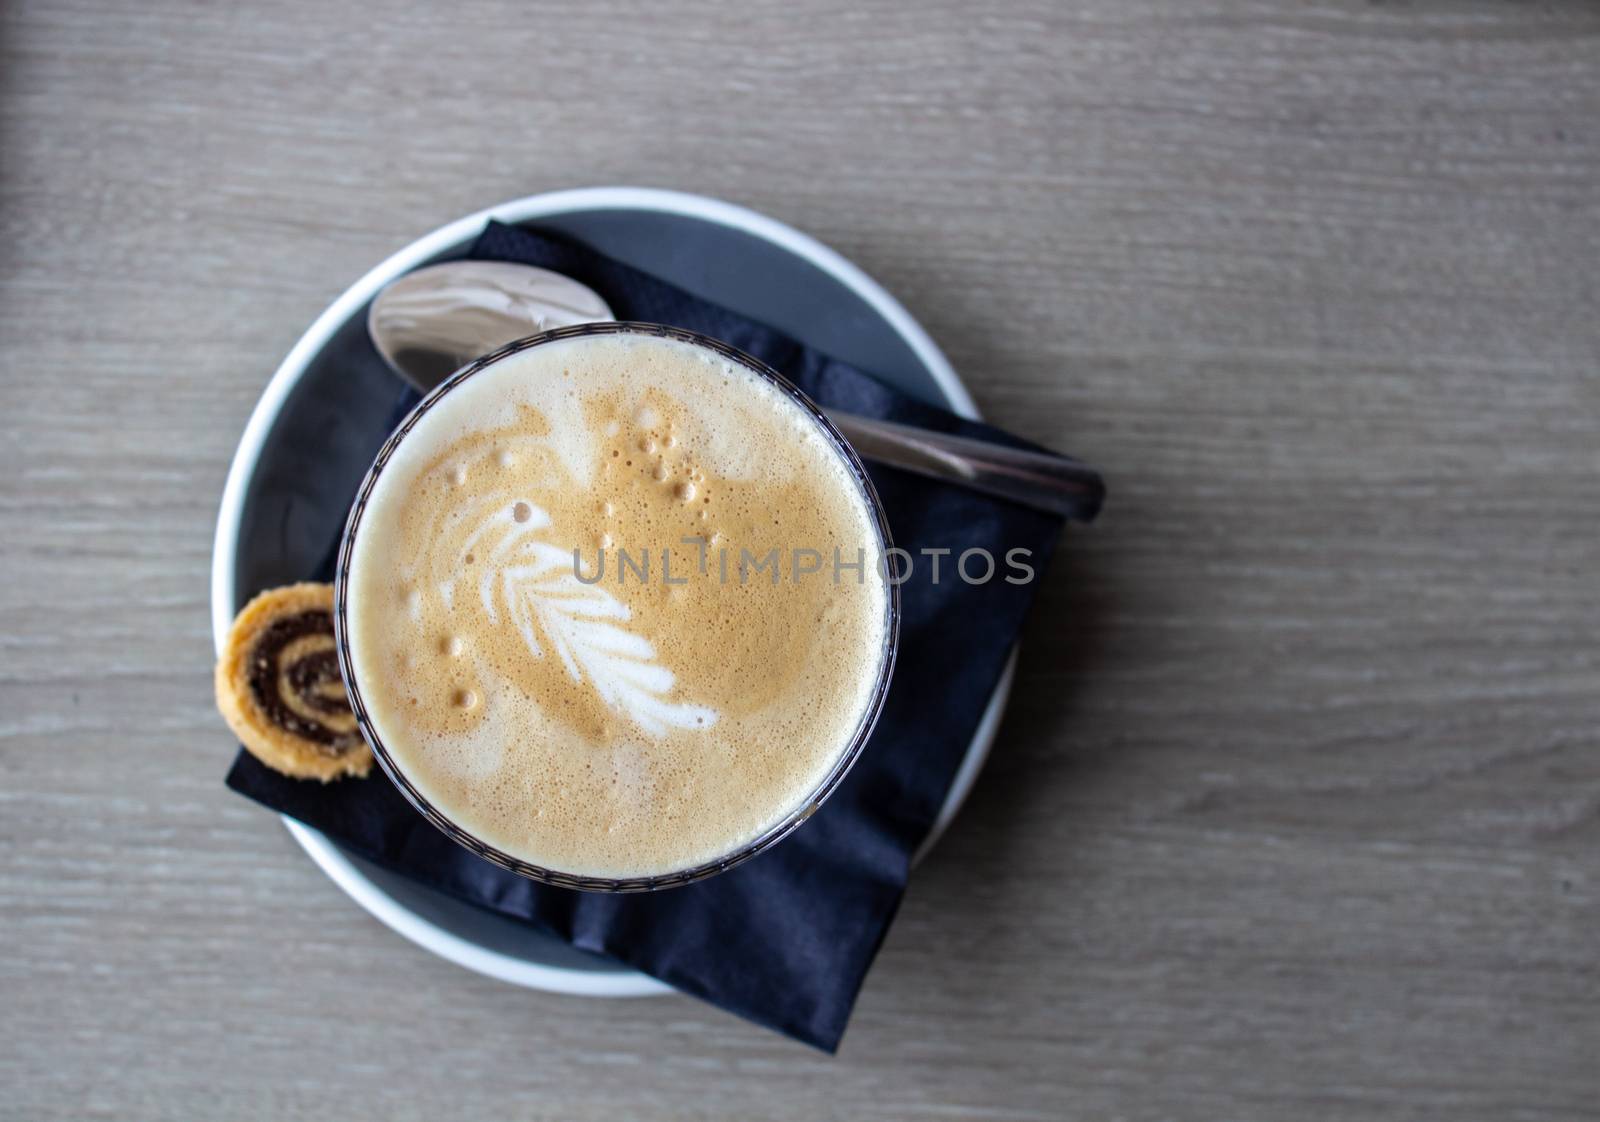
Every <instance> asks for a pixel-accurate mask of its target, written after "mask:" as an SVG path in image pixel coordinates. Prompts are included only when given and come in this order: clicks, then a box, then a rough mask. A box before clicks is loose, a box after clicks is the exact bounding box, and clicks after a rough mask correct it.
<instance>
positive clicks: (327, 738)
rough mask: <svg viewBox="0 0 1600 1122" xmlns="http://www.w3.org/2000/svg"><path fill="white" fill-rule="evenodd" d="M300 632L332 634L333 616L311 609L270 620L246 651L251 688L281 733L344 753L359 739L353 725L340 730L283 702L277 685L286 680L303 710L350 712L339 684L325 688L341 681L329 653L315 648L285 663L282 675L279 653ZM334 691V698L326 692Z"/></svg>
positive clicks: (336, 753)
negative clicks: (332, 687) (247, 651)
mask: <svg viewBox="0 0 1600 1122" xmlns="http://www.w3.org/2000/svg"><path fill="white" fill-rule="evenodd" d="M304 635H327V636H328V637H329V638H332V636H333V617H332V616H330V615H329V614H328V613H327V612H324V611H319V610H316V609H313V610H311V611H305V612H300V613H299V614H297V615H292V616H284V617H283V618H282V619H278V620H274V621H273V622H272V624H271V625H270V626H268V627H267V628H265V629H264V630H263V631H262V632H261V635H260V636H259V637H258V638H257V639H256V642H255V646H254V648H252V650H251V652H250V692H251V694H252V695H254V697H255V700H256V704H257V705H259V706H260V707H261V711H262V712H263V713H265V714H266V716H267V719H268V720H270V721H271V722H272V723H273V724H275V725H277V726H278V727H279V728H280V729H282V730H283V731H284V732H287V733H289V734H290V735H292V736H298V737H300V738H301V739H303V740H306V741H308V742H310V743H311V744H312V745H314V746H315V747H316V749H317V751H319V752H321V753H322V754H323V755H325V756H342V755H344V754H345V752H346V751H348V750H349V749H351V748H353V747H355V746H356V745H357V744H359V743H360V742H361V734H360V733H359V732H357V731H355V730H354V729H352V730H350V731H348V732H342V731H339V730H337V729H331V728H329V727H327V726H326V725H324V724H321V723H319V722H317V721H313V720H309V719H307V718H306V717H303V716H301V715H300V714H299V713H296V712H295V711H294V710H293V709H290V708H289V707H288V705H286V704H284V701H283V698H282V697H280V696H279V694H278V683H279V682H280V681H281V680H283V679H287V680H288V683H289V687H290V688H291V689H293V690H294V696H295V698H296V699H297V700H298V701H299V702H300V703H301V704H302V705H304V706H305V707H306V708H308V709H314V710H316V711H317V712H319V713H329V714H341V715H344V716H348V715H349V714H350V702H349V699H348V698H347V697H346V696H345V693H344V690H343V689H342V688H341V689H340V690H338V691H337V692H334V691H332V690H329V689H328V688H327V687H328V685H329V683H331V682H336V681H338V680H339V662H338V659H337V658H335V656H334V653H333V651H331V650H320V651H313V652H311V653H310V654H308V655H305V656H303V657H301V658H299V659H297V660H295V661H294V662H293V663H291V664H290V665H289V667H288V670H287V673H284V674H283V675H282V677H281V678H280V669H281V668H280V666H279V657H280V656H281V655H282V653H283V648H284V647H286V646H288V645H289V644H290V643H292V642H294V641H295V640H296V639H299V638H300V637H301V636H304ZM330 694H332V696H329V695H330Z"/></svg>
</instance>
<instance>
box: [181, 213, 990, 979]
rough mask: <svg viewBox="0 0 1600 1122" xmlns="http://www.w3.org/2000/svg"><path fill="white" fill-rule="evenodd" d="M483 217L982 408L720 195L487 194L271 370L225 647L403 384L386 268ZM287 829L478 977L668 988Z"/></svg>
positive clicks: (841, 285) (316, 533)
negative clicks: (379, 299)
mask: <svg viewBox="0 0 1600 1122" xmlns="http://www.w3.org/2000/svg"><path fill="white" fill-rule="evenodd" d="M490 219H494V220H497V221H500V222H505V223H509V224H519V225H536V226H539V227H541V228H544V229H550V230H556V231H559V232H562V233H565V234H569V235H571V236H573V237H575V238H578V239H580V240H582V241H584V242H587V243H588V244H589V245H591V246H593V247H594V248H596V249H598V250H599V251H601V252H602V253H606V254H609V255H610V256H612V257H614V258H616V259H617V260H620V261H624V262H626V263H628V264H630V265H634V266H636V267H638V268H640V269H643V270H645V271H647V272H650V273H653V274H655V275H657V276H659V277H662V278H663V279H665V280H668V281H671V282H672V283H674V284H676V285H678V286H679V287H681V288H684V289H687V290H689V291H690V292H693V293H695V294H696V295H699V296H702V297H704V298H705V299H708V300H711V301H714V302H716V303H718V304H721V305H723V306H724V307H727V308H731V309H733V310H735V311H738V312H742V313H744V314H745V315H748V316H750V317H751V318H753V319H757V320H761V321H764V322H766V323H769V324H771V325H772V326H774V327H776V328H778V329H780V330H782V331H784V332H787V333H788V334H790V335H792V336H794V337H796V338H798V339H800V340H802V341H804V342H806V343H809V344H810V345H811V346H813V347H815V348H817V349H818V350H821V351H823V352H825V353H828V354H831V355H833V356H835V357H837V358H840V359H843V360H845V361H847V362H850V363H853V364H854V365H856V366H858V367H860V368H861V369H863V370H869V371H871V372H872V373H874V374H876V375H877V376H878V377H880V378H882V379H883V380H885V381H887V382H889V383H890V384H892V385H894V386H896V387H897V388H899V389H901V390H903V391H905V392H906V393H909V394H911V395H913V396H915V397H919V398H922V399H923V400H925V401H929V402H932V403H934V404H937V405H941V406H943V407H945V408H947V409H950V410H952V411H954V412H956V413H959V414H961V415H962V416H965V417H971V418H976V417H977V416H978V412H977V409H976V408H975V407H974V405H973V402H972V397H971V395H970V394H968V392H967V390H966V387H965V386H963V385H962V383H961V380H960V379H959V378H958V377H957V376H956V373H955V371H954V370H953V369H952V368H951V366H950V363H949V361H948V360H947V359H946V358H945V357H944V355H943V354H942V353H940V351H939V348H938V347H937V346H936V345H935V344H934V342H933V340H932V339H930V338H929V337H928V333H927V332H926V331H924V330H923V329H922V327H921V325H919V324H918V323H917V322H916V321H915V320H914V319H912V318H911V316H910V314H909V313H908V312H907V311H906V310H905V309H904V308H903V307H901V306H900V304H899V303H898V302H896V301H895V299H894V298H893V297H892V296H890V295H889V294H888V292H886V291H885V290H884V289H883V288H882V287H881V286H880V285H879V284H878V283H877V282H876V281H874V280H872V278H870V277H868V276H867V275H866V274H865V273H863V272H862V271H861V270H860V269H859V268H857V267H856V266H855V265H853V264H851V263H850V262H849V261H847V260H845V259H844V258H843V257H841V256H839V254H837V253H835V252H834V251H833V250H831V249H829V248H827V247H826V246H824V245H822V244H821V243H820V242H817V241H816V240H814V239H813V238H810V237H808V236H807V235H805V234H802V233H800V232H799V231H797V230H794V229H792V228H790V227H788V226H785V225H783V224H782V223H780V222H777V221H775V220H774V219H771V218H768V217H766V216H764V215H761V214H757V213H755V212H754V211H750V210H746V209H744V208H743V207H737V206H734V205H732V204H730V203H725V202H721V201H719V200H716V199H709V198H705V197H702V196H698V195H687V194H682V193H680V192H676V191H661V190H654V189H650V188H641V187H593V188H583V189H579V190H572V191H555V192H551V193H548V194H543V195H531V196H529V197H527V198H524V199H518V200H516V201H515V202H509V203H505V204H503V205H501V206H497V207H491V208H490V209H488V210H484V211H480V212H479V213H477V214H471V215H468V216H466V217H465V218H461V219H458V220H457V221H455V222H452V223H450V224H449V225H447V226H443V227H441V228H439V229H437V230H435V231H433V233H431V234H428V235H427V236H426V237H423V238H419V239H418V240H417V241H414V242H412V243H411V244H410V245H408V246H406V247H405V248H404V249H402V250H400V252H398V253H396V254H394V256H392V257H390V258H389V259H388V260H387V261H384V262H383V263H382V264H381V265H379V266H377V267H376V268H375V269H373V270H372V271H371V272H369V273H368V274H367V275H366V276H364V277H362V278H361V279H360V280H358V281H357V282H356V283H355V284H353V285H352V286H350V288H348V289H347V290H345V292H344V294H343V295H341V296H340V297H339V298H338V299H337V300H335V301H334V302H333V303H332V304H331V305H330V306H329V307H328V308H327V310H326V311H324V312H323V313H322V315H321V316H319V317H318V318H317V320H316V322H315V323H313V324H312V325H311V327H310V328H309V329H307V331H306V333H305V334H304V335H302V336H301V337H300V340H299V342H297V343H296V344H295V345H294V348H293V349H292V350H290V352H289V354H288V356H287V357H286V358H285V359H284V360H283V363H282V365H280V366H279V367H278V370H277V373H275V374H274V375H273V376H272V380H271V381H270V382H268V383H267V387H266V390H265V391H264V392H263V393H262V395H261V399H260V401H258V402H257V403H256V407H255V411H254V412H253V413H252V414H251V416H250V420H249V423H248V424H246V426H245V430H244V435H243V436H242V437H241V438H240V441H239V447H238V450H237V451H236V452H235V453H234V458H233V466H232V468H231V469H230V470H229V472H228V481H227V484H226V486H225V487H224V489H223V493H222V507H221V510H220V511H219V512H218V515H217V534H216V544H215V546H214V549H213V553H212V565H211V623H212V631H213V634H214V636H215V640H216V645H217V649H218V651H219V652H220V651H221V649H222V644H223V640H224V638H225V636H226V635H227V631H228V627H229V625H230V624H231V623H232V621H233V617H234V614H235V613H236V612H237V611H238V609H239V608H240V607H242V606H243V604H244V602H245V600H247V599H248V598H249V596H250V595H251V594H252V593H254V592H256V591H258V590H259V589H262V588H267V587H271V586H274V585H280V584H288V583H290V582H292V581H296V580H303V579H305V577H306V575H307V574H309V573H311V572H313V571H314V570H315V569H316V568H317V566H318V565H319V564H321V563H322V562H323V561H324V559H325V557H326V554H327V552H328V543H329V542H330V541H332V540H333V539H334V537H335V536H336V535H337V533H338V531H339V528H340V527H341V526H342V525H343V523H344V519H345V515H346V513H347V510H348V504H349V502H350V497H351V496H352V495H353V494H354V492H355V489H356V486H357V485H358V484H359V483H360V481H361V479H362V477H363V476H364V475H365V473H366V470H367V468H368V466H369V465H370V464H371V462H372V460H373V457H374V456H376V454H377V452H378V448H379V447H380V445H382V443H383V441H384V439H385V438H386V437H387V436H388V435H389V432H388V429H389V422H390V420H391V419H392V417H393V415H394V411H395V407H396V404H397V402H398V401H399V399H400V396H401V394H402V393H403V387H402V386H401V385H400V382H399V380H398V379H397V378H395V377H394V376H393V375H392V374H390V373H389V371H388V370H387V368H386V367H385V366H384V365H383V362H382V360H381V359H379V358H378V356H377V354H376V352H375V351H374V350H373V349H372V347H371V346H370V344H369V343H368V341H367V336H366V309H367V304H368V303H369V302H370V301H371V299H372V297H373V296H374V295H375V294H376V293H377V292H378V290H379V289H381V288H382V287H383V286H384V285H385V284H387V283H388V282H389V281H391V280H393V279H394V278H395V277H397V276H399V275H401V274H402V273H405V272H408V271H410V270H412V269H415V268H417V267H419V266H421V265H427V264H431V263H433V262H436V261H444V260H449V259H451V258H454V257H460V256H462V255H463V254H464V253H465V252H466V250H467V248H468V247H469V246H470V245H471V244H472V242H473V240H474V239H475V238H476V237H477V236H478V234H479V233H480V232H481V231H482V230H483V227H484V224H485V223H487V222H488V221H489V220H490ZM1015 665H1016V655H1015V652H1013V654H1012V658H1011V661H1010V662H1008V663H1007V665H1006V668H1005V672H1004V673H1003V674H1002V675H1001V677H1000V681H999V682H998V683H997V684H996V686H995V690H994V693H993V694H992V695H991V696H990V698H989V703H988V705H987V706H986V708H985V709H984V713H983V718H982V720H981V721H980V722H979V724H978V728H977V732H976V734H975V735H974V736H973V740H972V744H971V745H970V746H969V747H968V749H967V754H966V758H965V759H964V760H963V761H962V764H961V768H960V770H959V771H958V772H957V774H956V777H955V781H954V782H953V784H952V785H951V788H950V793H949V795H948V797H947V798H946V799H945V803H944V806H943V807H942V808H941V809H940V812H939V816H938V819H937V821H936V822H935V823H934V826H933V829H932V830H931V831H930V833H929V835H928V837H927V839H926V840H925V841H924V842H923V845H922V847H921V849H920V850H918V852H917V854H916V857H915V860H921V858H922V857H923V856H925V855H926V853H927V852H928V850H929V849H930V848H931V847H932V846H933V843H934V842H935V841H936V840H937V839H938V837H939V835H940V834H942V833H943V832H944V830H945V828H946V827H948V826H949V824H950V822H951V820H952V819H954V818H955V816H956V813H957V812H958V811H959V810H960V808H961V804H962V803H963V802H964V801H965V799H966V797H967V794H968V792H969V791H970V790H971V789H972V785H973V783H974V781H975V780H976V779H977V776H978V772H979V771H980V770H981V769H982V767H983V763H984V760H985V759H986V758H987V756H988V754H989V748H990V745H991V744H992V743H993V740H994V735H995V732H996V730H997V729H998V727H999V724H1000V715H1001V713H1002V711H1003V710H1004V708H1005V703H1006V698H1007V696H1008V695H1009V694H1010V692H1011V680H1012V675H1013V671H1014V669H1015ZM283 822H284V825H285V826H287V827H288V829H289V833H290V834H291V835H293V837H294V839H295V840H296V841H297V842H299V843H300V845H301V846H302V847H303V848H304V849H305V851H306V853H307V854H309V855H310V857H311V859H312V860H313V861H314V862H316V864H317V866H318V867H319V868H320V869H321V870H322V871H323V872H324V873H326V874H327V875H328V876H329V878H331V879H332V880H333V882H334V883H335V884H337V885H338V886H339V887H340V888H342V889H343V890H344V891H345V892H346V893H347V894H348V895H349V896H350V897H351V899H353V900H354V901H355V902H356V903H357V904H359V905H361V907H362V908H364V909H366V911H367V912H369V913H370V914H371V915H373V916H374V917H376V918H377V919H378V920H379V921H380V922H382V923H384V924H385V925H387V926H388V927H390V928H392V929H393V930H394V931H396V932H398V933H399V934H401V935H403V936H405V937H406V938H407V939H410V940H411V941H412V942H414V943H417V944H418V945H419V946H422V947H424V948H426V949H427V950H429V951H432V952H433V953H434V954H437V955H439V956H440V957H442V958H446V959H449V960H450V961H451V962H455V963H458V964H460V965H462V966H465V967H467V968H468V969H471V970H476V971H477V972H479V973H480V974H486V975H488V976H489V977H492V978H498V979H500V980H502V981H506V982H511V983H513V984H516V985H520V986H527V987H530V988H533V989H542V990H551V991H554V992H557V993H570V994H582V995H586V996H592V997H630V996H643V995H646V994H655V993H666V992H670V987H668V986H667V985H665V984H664V983H662V982H658V981H657V980H655V979H654V978H651V977H648V976H646V975H644V974H641V973H639V972H638V971H635V970H632V969H629V968H628V967H625V966H622V965H620V964H618V963H615V962H612V961H610V960H608V959H605V958H601V957H598V956H595V955H591V954H589V953H587V952H584V951H580V950H577V949H576V948H573V947H570V946H568V945H567V944H565V943H563V942H561V941H560V940H559V939H556V938H554V937H552V936H549V935H546V934H544V933H543V932H541V931H539V930H537V929H536V928H533V927H530V926H529V925H527V924H523V923H518V922H516V921H515V920H512V919H509V918H507V917H504V916H500V915H496V914H495V913H493V912H489V911H486V910H483V909H480V908H476V907H473V906H472V905H470V904H466V903H463V902H461V901H458V900H455V899H453V898H451V897H449V896H446V895H444V894H442V893H440V892H436V891H435V890H433V889H431V888H426V887H424V886H422V885H420V884H416V883H414V882H412V881H410V880H408V879H407V878H405V877H403V876H401V875H400V874H398V873H394V872H391V871H389V870H387V869H382V868H379V867H378V866H376V865H374V864H372V863H370V862H368V861H364V860H362V859H361V858H359V857H357V856H355V855H353V854H351V853H348V852H346V851H345V850H343V849H342V848H340V846H339V844H338V843H337V842H335V841H333V840H332V839H330V838H328V837H327V836H326V835H325V834H322V833H321V832H319V831H317V830H313V829H311V828H310V827H308V826H305V825H303V824H301V823H299V822H297V821H295V820H293V819H291V818H287V817H285V818H284V819H283Z"/></svg>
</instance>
